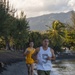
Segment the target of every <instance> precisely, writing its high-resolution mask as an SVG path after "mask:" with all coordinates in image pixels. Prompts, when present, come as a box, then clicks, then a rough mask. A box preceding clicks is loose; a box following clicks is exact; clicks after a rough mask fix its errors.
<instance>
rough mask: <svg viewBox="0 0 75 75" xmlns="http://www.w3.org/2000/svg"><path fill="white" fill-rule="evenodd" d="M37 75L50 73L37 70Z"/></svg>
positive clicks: (48, 74)
mask: <svg viewBox="0 0 75 75" xmlns="http://www.w3.org/2000/svg"><path fill="white" fill-rule="evenodd" d="M37 73H38V75H50V71H43V70H37Z"/></svg>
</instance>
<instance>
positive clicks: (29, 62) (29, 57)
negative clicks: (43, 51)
mask: <svg viewBox="0 0 75 75" xmlns="http://www.w3.org/2000/svg"><path fill="white" fill-rule="evenodd" d="M27 51H30V53H29V54H27V55H26V63H27V64H33V63H34V60H33V59H32V58H31V56H32V54H33V53H34V51H35V49H34V48H33V49H31V48H30V47H28V48H27Z"/></svg>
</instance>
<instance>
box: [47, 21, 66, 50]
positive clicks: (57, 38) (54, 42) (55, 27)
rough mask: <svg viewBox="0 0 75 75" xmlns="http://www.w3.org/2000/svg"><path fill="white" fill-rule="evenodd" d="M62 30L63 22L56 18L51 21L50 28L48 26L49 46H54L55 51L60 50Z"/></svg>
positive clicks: (63, 27)
mask: <svg viewBox="0 0 75 75" xmlns="http://www.w3.org/2000/svg"><path fill="white" fill-rule="evenodd" d="M64 30H65V25H64V23H61V22H60V21H57V20H56V21H54V22H53V23H52V28H50V27H49V30H48V35H49V39H50V41H51V46H52V47H53V48H54V50H55V51H60V50H61V46H62V44H63V42H64V35H65V33H64Z"/></svg>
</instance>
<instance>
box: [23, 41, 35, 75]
mask: <svg viewBox="0 0 75 75" xmlns="http://www.w3.org/2000/svg"><path fill="white" fill-rule="evenodd" d="M33 46H34V43H33V41H31V42H29V47H28V48H27V49H26V51H25V52H24V55H25V56H26V64H27V67H28V75H34V74H33V69H34V67H33V64H34V60H33V59H32V58H31V57H32V54H33V53H34V51H35V49H34V48H33Z"/></svg>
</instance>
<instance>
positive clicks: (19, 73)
mask: <svg viewBox="0 0 75 75" xmlns="http://www.w3.org/2000/svg"><path fill="white" fill-rule="evenodd" d="M35 67H36V66H35ZM5 68H6V70H4V71H3V72H2V73H1V74H0V75H28V73H27V67H26V64H25V61H23V62H18V63H13V64H11V65H7V67H5ZM53 69H54V68H53ZM34 73H35V75H37V74H36V71H35V70H34ZM50 75H59V74H57V73H56V71H55V69H54V70H53V71H52V72H51V74H50Z"/></svg>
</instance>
